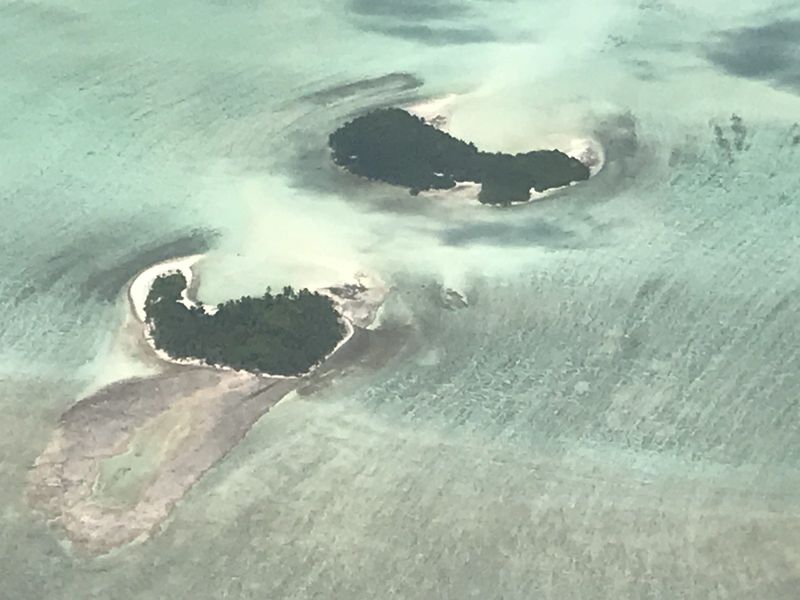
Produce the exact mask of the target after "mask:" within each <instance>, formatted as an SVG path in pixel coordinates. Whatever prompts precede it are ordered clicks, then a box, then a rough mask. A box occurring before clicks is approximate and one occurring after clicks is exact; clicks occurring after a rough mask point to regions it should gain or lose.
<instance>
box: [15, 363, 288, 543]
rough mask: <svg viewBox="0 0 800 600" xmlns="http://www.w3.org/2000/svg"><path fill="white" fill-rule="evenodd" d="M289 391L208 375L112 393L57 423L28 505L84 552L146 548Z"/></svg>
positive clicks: (115, 388)
mask: <svg viewBox="0 0 800 600" xmlns="http://www.w3.org/2000/svg"><path fill="white" fill-rule="evenodd" d="M295 386H296V381H292V380H275V379H264V378H260V377H256V376H254V375H250V374H247V373H234V372H225V371H218V370H215V369H209V368H176V369H174V370H172V372H170V373H167V374H164V375H159V376H156V377H149V378H144V379H133V380H130V381H124V382H119V383H115V384H112V385H110V386H108V387H106V388H104V389H103V390H101V391H100V392H98V393H97V394H95V395H94V396H92V397H90V398H86V399H85V400H82V401H81V402H78V403H77V404H76V405H75V406H73V407H72V408H71V409H70V410H69V411H67V412H66V413H65V414H64V415H63V416H62V418H61V422H60V424H59V426H58V427H57V429H56V430H55V432H54V433H53V436H52V437H51V439H50V443H49V444H48V446H47V448H46V449H45V451H44V452H43V453H42V454H41V455H40V456H39V458H38V459H37V460H36V462H35V463H34V466H33V468H32V469H31V471H30V475H29V488H28V499H29V501H30V503H31V504H32V506H33V507H34V508H35V509H37V510H39V511H41V512H42V513H44V514H45V515H46V516H47V517H48V518H50V519H51V520H52V522H54V523H56V524H58V525H60V526H61V527H62V528H63V529H64V531H65V532H66V534H67V537H68V538H69V540H70V541H71V542H72V543H73V544H74V545H75V546H77V547H78V548H80V549H82V550H85V551H88V552H90V553H98V554H102V553H105V552H108V551H110V550H112V549H114V548H116V547H118V546H121V545H124V544H127V543H130V542H133V541H134V540H137V539H138V540H143V539H146V538H147V537H149V536H150V535H151V534H152V533H153V532H155V531H156V530H157V529H158V526H159V524H160V523H161V522H163V520H164V519H165V518H166V517H167V516H168V514H169V512H170V510H171V509H172V507H173V505H174V504H175V503H176V502H177V501H178V500H180V499H181V498H182V497H183V496H184V494H185V493H186V492H187V491H188V489H189V488H190V487H191V486H192V485H193V484H194V483H195V482H196V481H197V480H198V479H199V478H200V477H201V476H202V475H203V473H205V472H206V471H207V470H208V469H209V468H210V467H211V466H213V465H214V464H215V463H216V462H217V461H219V460H220V459H221V458H223V457H224V456H225V455H226V454H227V453H228V452H229V451H230V450H231V449H233V448H234V447H235V446H236V444H237V443H238V442H239V440H241V439H242V438H243V437H244V435H245V434H246V433H247V432H248V431H249V429H250V428H251V427H252V425H253V424H254V423H255V422H256V421H257V420H258V419H259V418H260V417H261V416H262V415H263V414H264V413H266V412H267V411H268V410H269V409H270V408H271V407H272V406H274V405H275V404H276V403H277V402H278V401H279V400H280V399H281V398H282V397H283V396H285V395H286V394H287V393H288V392H290V391H291V390H292V389H294V387H295Z"/></svg>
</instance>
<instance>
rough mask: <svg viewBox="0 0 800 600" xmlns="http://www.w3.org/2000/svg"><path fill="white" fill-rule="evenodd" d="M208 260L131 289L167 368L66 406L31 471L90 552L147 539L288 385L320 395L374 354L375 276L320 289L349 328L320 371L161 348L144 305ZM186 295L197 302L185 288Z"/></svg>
mask: <svg viewBox="0 0 800 600" xmlns="http://www.w3.org/2000/svg"><path fill="white" fill-rule="evenodd" d="M200 258H202V255H195V256H189V257H184V258H177V259H173V260H170V261H165V262H162V263H159V264H157V265H154V266H152V267H150V268H148V269H146V270H145V271H143V272H142V273H140V274H139V275H138V276H137V277H135V278H134V280H133V282H132V284H131V286H130V288H129V291H128V297H129V300H130V307H131V314H132V315H133V316H134V317H136V318H137V320H136V324H137V325H138V326H139V327H140V328H141V329H140V331H139V332H138V333H134V334H133V335H135V336H136V337H137V339H138V340H141V345H142V346H145V347H146V348H147V349H148V350H149V351H150V353H152V354H154V355H155V356H157V357H159V358H160V359H161V365H162V366H164V368H165V369H166V371H165V372H164V373H163V374H158V375H154V376H151V377H145V378H136V379H130V380H126V381H122V382H116V383H112V384H110V385H108V386H106V387H104V388H102V389H100V390H99V391H98V392H96V393H95V394H93V395H91V396H89V397H87V398H84V399H83V400H80V401H79V402H78V403H77V404H76V405H75V406H73V407H72V408H71V409H69V410H68V411H67V412H66V413H64V415H63V416H62V418H61V422H60V424H59V426H58V427H57V429H56V430H55V432H54V433H53V435H52V437H51V439H50V443H49V444H48V446H47V448H46V449H45V450H44V452H43V453H42V454H41V455H40V456H39V458H38V459H37V460H36V461H35V463H34V465H33V468H32V469H31V471H30V475H29V486H28V499H29V501H30V503H31V505H32V506H33V507H34V508H35V509H37V510H39V511H41V512H43V513H44V514H45V515H47V517H48V518H49V519H50V520H51V521H52V522H54V523H56V524H58V525H60V526H61V527H62V528H63V529H64V531H65V532H66V534H67V537H68V539H69V540H70V541H71V542H72V543H73V544H75V545H76V546H78V547H80V548H81V549H83V550H85V551H88V552H91V553H98V554H102V553H106V552H108V551H110V550H112V549H114V548H117V547H119V546H122V545H124V544H127V543H130V542H133V541H134V540H137V539H138V540H143V539H146V538H147V537H149V536H150V535H151V534H152V533H154V532H155V531H156V530H157V529H158V527H159V525H160V524H161V523H162V522H163V521H164V519H166V517H167V516H168V515H169V513H170V510H171V509H172V507H173V506H174V504H175V503H176V502H177V501H178V500H180V499H181V498H182V497H183V496H184V495H185V494H186V492H187V491H188V490H189V489H190V488H191V487H192V485H194V483H195V482H196V481H197V480H198V479H200V477H201V476H202V475H203V473H205V472H206V471H207V470H208V469H209V468H210V467H212V466H213V465H214V464H215V463H216V462H217V461H219V460H220V459H221V458H223V457H224V456H225V455H226V454H227V453H228V452H229V451H230V450H231V449H232V448H234V447H235V446H236V444H238V442H239V441H240V440H241V439H242V438H243V437H244V436H245V434H246V433H247V432H248V431H249V430H250V428H251V427H252V426H253V424H254V423H255V422H256V421H257V420H258V419H259V418H260V417H261V416H263V415H264V414H265V413H266V412H268V411H269V410H270V408H271V407H273V406H274V405H275V404H277V403H278V402H279V401H280V400H281V399H282V398H283V397H284V396H286V394H288V393H289V392H291V391H292V390H294V389H296V388H298V387H301V388H303V391H304V393H311V391H313V390H314V389H316V388H317V387H318V386H320V385H322V384H323V381H324V380H326V379H327V377H328V376H330V375H331V374H333V373H334V372H335V371H337V370H338V369H342V368H345V367H346V366H347V365H348V364H349V363H352V362H353V361H354V360H357V359H359V358H360V357H361V356H362V355H363V354H365V352H366V349H367V346H368V344H367V339H366V337H368V332H367V331H366V328H367V327H370V326H373V325H374V322H375V321H376V318H377V316H378V311H379V309H380V307H381V306H382V304H383V300H384V298H385V296H386V294H387V293H388V291H389V290H388V288H386V287H385V286H384V285H383V284H382V283H380V282H378V281H377V280H373V279H370V278H368V277H367V276H365V275H359V276H357V277H356V281H357V283H355V284H346V285H342V286H339V287H332V288H327V289H324V290H321V292H322V293H325V294H327V295H329V296H330V297H331V299H332V300H333V301H334V303H335V305H336V308H337V310H338V311H339V312H340V314H341V315H343V321H344V323H345V325H346V328H347V331H346V335H345V336H344V337H343V339H342V340H341V342H340V343H339V344H338V345H337V346H336V348H335V349H334V350H333V351H332V352H331V353H330V354H329V355H328V357H327V358H326V359H325V360H324V361H323V363H322V364H320V365H319V368H315V369H312V371H313V372H314V375H313V376H312V375H311V374H310V373H309V374H307V375H305V376H303V377H299V376H293V377H285V376H281V377H277V376H276V377H272V376H265V375H255V374H252V373H247V372H244V371H235V370H233V369H230V368H218V367H211V366H208V365H200V364H186V363H192V362H194V363H199V361H177V360H174V359H172V358H171V357H169V356H168V355H166V353H164V352H163V351H160V350H158V349H157V348H155V346H154V344H153V343H152V338H151V337H150V335H149V331H148V330H147V327H146V325H145V324H144V322H143V319H144V302H145V300H146V298H147V295H148V293H149V290H150V287H151V286H152V284H153V282H154V281H155V279H156V278H157V277H158V276H159V275H161V274H165V273H171V272H181V273H182V274H183V275H184V277H186V280H187V283H188V284H189V286H191V284H192V280H193V272H192V266H193V265H194V264H195V263H196V262H197V261H198V260H199V259H200ZM184 301H185V302H187V303H193V300H192V299H190V298H189V297H188V296H187V295H184ZM129 325H130V324H129ZM129 325H128V326H126V327H125V331H126V332H129V330H130V327H129ZM353 340H354V341H355V344H354V346H353V347H352V348H351V343H352V342H351V341H353ZM145 342H146V343H145ZM170 363H173V364H170ZM175 363H178V364H175Z"/></svg>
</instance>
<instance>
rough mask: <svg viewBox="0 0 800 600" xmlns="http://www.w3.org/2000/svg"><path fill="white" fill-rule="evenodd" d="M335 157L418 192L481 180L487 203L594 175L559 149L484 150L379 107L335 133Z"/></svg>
mask: <svg viewBox="0 0 800 600" xmlns="http://www.w3.org/2000/svg"><path fill="white" fill-rule="evenodd" d="M329 143H330V146H331V149H332V150H333V160H334V162H335V163H336V164H337V165H340V166H342V167H344V168H346V169H347V170H348V171H350V172H351V173H353V174H355V175H361V176H363V177H368V178H370V179H377V180H380V181H385V182H386V183H391V184H394V185H401V186H404V187H407V188H409V189H410V190H411V193H412V194H415V193H418V192H419V191H420V190H430V189H450V188H452V187H455V185H456V182H457V181H474V182H476V183H480V184H482V185H481V193H480V196H479V199H480V201H481V202H484V203H486V204H510V203H511V202H524V201H527V200H528V199H529V198H530V190H531V189H534V190H536V191H537V192H542V191H544V190H547V189H550V188H554V187H560V186H563V185H567V184H569V183H571V182H573V181H582V180H584V179H588V178H589V168H588V167H587V166H586V165H584V164H583V163H581V162H580V161H579V160H577V159H575V158H572V157H571V156H567V155H566V154H564V153H563V152H560V151H558V150H538V151H534V152H527V153H525V154H514V155H511V154H502V153H494V154H492V153H489V152H481V151H480V150H478V149H477V148H476V147H475V145H474V144H471V143H467V142H463V141H461V140H459V139H457V138H454V137H453V136H451V135H449V134H447V133H445V132H443V131H440V130H438V129H436V128H435V127H433V126H431V125H429V124H428V123H426V122H425V120H424V119H421V118H419V117H415V116H414V115H411V114H409V113H407V112H406V111H404V110H401V109H399V108H388V109H381V110H375V111H373V112H371V113H368V114H366V115H364V116H362V117H358V118H356V119H354V120H353V121H350V122H349V123H347V124H346V125H344V126H343V127H341V128H339V129H337V130H336V131H335V132H333V133H332V134H331V135H330V138H329Z"/></svg>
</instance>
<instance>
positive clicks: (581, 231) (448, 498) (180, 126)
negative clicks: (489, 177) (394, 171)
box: [0, 0, 800, 600]
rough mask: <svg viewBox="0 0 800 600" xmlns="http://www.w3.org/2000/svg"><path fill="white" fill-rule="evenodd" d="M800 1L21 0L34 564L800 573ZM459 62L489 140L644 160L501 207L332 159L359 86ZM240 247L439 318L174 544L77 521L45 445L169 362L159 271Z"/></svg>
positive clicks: (421, 77) (225, 475)
mask: <svg viewBox="0 0 800 600" xmlns="http://www.w3.org/2000/svg"><path fill="white" fill-rule="evenodd" d="M398 5H399V6H403V7H404V8H403V9H400V8H398ZM598 5H599V6H598ZM799 17H800V15H798V14H797V13H796V12H792V9H791V8H788V7H787V5H785V4H784V3H780V2H774V3H772V4H768V3H763V2H760V3H755V2H748V3H737V4H732V3H730V2H724V3H723V2H716V1H714V2H712V1H708V0H704V1H702V2H692V3H690V2H674V3H669V2H623V1H615V2H604V3H597V2H588V1H585V2H578V1H576V2H559V3H556V2H543V1H538V2H513V1H511V2H502V3H500V2H469V3H463V4H462V3H459V2H446V1H440V2H426V3H423V2H420V1H414V2H405V3H399V2H388V1H385V0H381V1H379V2H367V1H366V0H350V1H349V2H347V3H341V2H324V3H323V2H319V1H317V2H293V3H288V2H269V3H268V2H259V1H255V0H253V1H240V2H223V1H217V2H210V1H209V2H194V3H187V2H171V3H156V2H150V3H147V2H138V3H132V2H122V3H119V2H118V3H108V2H105V3H103V2H91V1H90V2H86V1H84V2H81V3H77V2H53V1H50V2H24V1H17V2H2V3H0V77H1V78H2V81H3V93H2V94H0V108H2V114H3V115H4V118H3V119H2V120H1V121H0V154H1V155H2V158H3V160H2V162H0V199H2V206H3V208H4V218H3V219H2V220H0V236H2V240H3V248H4V252H3V254H2V255H0V299H2V302H3V305H4V307H5V310H4V312H3V317H2V321H0V403H2V408H3V410H4V412H3V419H2V420H0V458H2V461H1V462H0V476H2V481H3V486H2V487H0V506H1V507H2V513H0V518H1V519H2V523H1V524H0V525H1V526H0V557H2V559H3V560H2V562H0V583H1V584H2V585H0V597H2V598H9V599H12V600H17V599H25V600H27V599H39V598H47V599H49V598H53V599H55V598H59V599H60V598H69V599H73V598H75V599H78V598H80V599H83V598H108V599H112V598H113V599H115V600H118V599H123V598H137V599H149V598H193V599H195V598H226V597H227V598H259V599H260V598H347V599H349V598H369V599H372V598H388V597H397V598H426V599H427V598H459V599H460V598H481V599H484V598H538V597H551V598H559V599H561V598H681V597H690V598H796V597H797V595H798V594H797V589H799V588H800V541H798V540H800V520H798V517H799V516H800V515H799V514H798V512H799V511H798V508H797V501H798V495H799V494H800V476H799V475H798V465H800V451H798V448H800V445H799V444H798V443H799V442H800V430H798V419H799V418H800V415H798V395H799V392H800V375H799V373H800V369H798V367H799V366H800V365H798V353H797V349H796V348H797V335H796V324H797V320H798V316H799V315H800V301H798V297H797V292H798V290H799V289H800V274H799V273H798V260H797V258H796V255H797V240H798V236H800V203H799V201H798V199H797V189H798V185H799V184H800V175H798V171H797V164H798V158H800V145H795V142H794V136H795V135H797V133H798V131H797V130H796V129H794V128H793V124H794V123H795V121H796V120H798V118H799V116H800V98H798V97H797V95H796V93H797V92H798V90H800V70H795V67H794V66H793V62H794V60H793V58H792V57H793V56H796V53H797V51H798V47H797V45H796V43H795V40H798V39H800V36H798V35H797V33H798V31H800V26H797V25H796V23H797V21H794V20H793V19H797V18H799ZM742 27H751V28H755V29H749V30H741V29H740V30H738V33H736V32H734V33H728V34H718V33H717V32H720V31H734V30H737V28H742ZM759 28H760V29H759ZM787 57H788V58H787ZM388 73H408V74H409V75H406V76H399V75H398V76H395V77H391V78H386V79H383V80H380V82H379V84H378V85H377V86H376V85H373V86H361V87H358V86H355V87H353V86H351V87H348V88H344V89H340V90H339V91H338V92H337V91H336V89H337V87H338V86H341V85H343V84H347V83H353V82H358V81H361V80H364V79H371V78H376V77H379V76H383V75H386V74H388ZM420 81H421V82H424V83H422V85H421V87H418V88H415V87H414V86H415V84H416V83H419V82H420ZM450 92H456V93H460V94H462V96H461V97H460V99H459V100H458V101H457V103H456V106H455V108H454V110H455V113H454V117H453V120H452V127H453V130H454V131H455V133H457V134H458V135H460V136H464V137H466V138H469V139H471V140H473V141H475V142H476V143H477V144H478V145H479V146H485V147H489V148H504V149H512V150H517V149H527V148H529V147H531V146H535V145H536V140H548V139H556V137H555V136H558V135H559V134H565V135H588V134H594V135H596V136H597V137H598V138H600V139H601V140H602V141H604V142H605V143H606V145H607V147H608V150H609V154H610V162H609V164H608V167H607V169H606V170H605V171H604V172H603V173H602V174H601V175H600V176H598V177H597V179H596V180H594V181H592V182H591V183H590V184H588V185H586V186H583V187H581V188H576V189H575V190H574V191H573V193H571V194H570V196H569V197H564V198H562V199H560V200H557V201H552V202H549V203H543V204H540V205H535V206H529V207H521V208H516V209H514V210H487V209H483V208H481V207H475V206H463V207H461V206H457V205H454V204H453V203H438V204H437V203H433V202H430V201H426V200H424V199H412V198H410V197H408V196H407V195H406V194H404V193H402V192H398V191H395V190H392V189H389V188H386V187H380V186H365V185H363V184H361V183H360V182H353V181H351V180H349V179H348V178H347V177H344V176H342V175H340V174H338V173H337V172H336V171H335V170H334V169H332V168H331V167H330V166H329V164H328V163H327V161H326V152H325V150H324V143H325V135H326V134H327V132H328V131H329V130H330V129H331V128H332V127H334V126H335V125H336V124H337V123H339V122H340V121H341V120H342V119H343V118H345V117H346V116H347V115H349V114H351V113H353V112H354V111H357V110H359V109H361V108H363V107H365V106H371V105H373V104H379V103H383V102H395V103H402V102H407V101H410V100H412V99H414V98H416V97H427V96H437V95H440V94H445V93H450ZM732 113H736V114H737V115H740V116H741V118H742V119H743V125H744V128H745V132H744V133H743V134H737V132H736V131H734V130H733V129H732V128H731V121H730V117H731V114H732ZM715 126H719V127H720V128H721V131H722V135H723V136H724V139H725V140H726V141H727V143H728V145H729V149H726V148H725V144H724V143H723V144H719V143H718V142H717V141H716V139H715V138H716V134H715V131H714V127H715ZM737 141H738V142H740V143H739V144H738V145H739V146H740V147H738V148H737ZM204 248H209V249H210V253H209V257H208V259H207V260H206V262H205V263H204V265H203V270H202V272H201V278H202V284H201V293H202V294H203V295H204V297H206V298H208V299H209V301H216V300H218V299H222V298H226V297H229V296H234V295H239V294H241V293H244V292H252V291H257V290H259V289H261V288H262V287H264V286H266V285H267V284H272V285H281V284H283V283H284V282H290V283H296V284H309V285H311V284H318V283H322V282H332V281H335V280H336V279H338V278H340V277H342V276H346V275H349V274H350V273H351V272H352V271H354V270H357V269H365V270H371V271H373V272H377V273H379V274H381V275H382V276H383V277H385V278H386V279H387V280H390V281H392V282H394V283H396V284H397V286H398V292H397V298H396V299H395V304H394V308H393V311H394V312H395V313H397V314H401V313H402V314H404V315H410V316H411V318H412V319H413V321H414V322H415V323H416V324H418V325H419V333H418V334H417V335H416V337H415V340H414V343H413V344H412V347H411V348H410V349H409V351H408V352H406V353H404V354H403V355H401V356H398V357H397V358H395V359H394V360H393V361H391V362H390V364H388V365H387V366H386V367H384V368H383V369H381V370H379V371H378V372H376V373H373V374H369V375H364V376H362V377H359V378H357V379H352V380H350V381H349V382H346V383H344V384H343V385H340V386H338V387H335V388H333V389H332V390H330V391H328V392H324V393H322V394H319V395H316V396H314V397H313V398H312V399H311V400H294V401H292V402H286V403H283V404H281V405H280V406H279V407H278V409H276V410H275V411H273V412H272V413H270V414H269V416H268V417H267V418H265V419H263V420H262V421H261V422H260V423H259V424H258V425H257V426H256V428H255V429H254V430H253V431H252V432H251V434H250V435H248V437H247V438H246V439H245V441H244V442H243V443H242V445H241V446H240V447H238V448H237V449H236V451H235V452H234V453H233V454H232V455H231V456H230V457H229V458H228V459H227V460H226V461H224V462H223V463H222V464H220V465H218V466H217V468H215V469H214V470H213V471H212V472H211V473H210V474H209V475H208V476H207V477H205V478H204V479H203V480H202V481H201V483H200V484H199V485H198V486H197V487H196V488H195V489H194V490H193V491H192V492H191V494H190V495H189V496H188V497H187V499H186V500H185V501H184V502H183V503H182V504H181V505H180V506H179V507H178V509H177V510H176V511H175V513H174V516H173V519H172V521H171V523H170V524H169V527H168V528H167V529H166V531H165V532H164V533H163V534H162V535H160V536H158V537H157V538H155V539H154V540H153V541H151V542H150V543H147V544H145V545H142V546H138V547H134V548H130V549H126V550H124V551H122V552H120V553H118V554H115V555H113V556H110V557H107V558H104V559H101V560H97V561H90V560H85V559H78V558H75V557H73V556H72V555H71V554H70V553H68V552H66V551H65V550H63V549H62V548H61V547H60V546H59V545H58V543H57V541H56V538H55V537H54V535H53V534H52V533H51V532H49V531H48V530H47V529H46V527H45V526H44V525H42V524H41V523H39V522H38V521H37V520H36V519H35V518H33V517H32V516H31V515H30V514H29V513H28V511H27V509H26V508H25V506H24V505H23V503H22V501H21V490H22V486H23V481H24V477H25V472H26V468H27V466H28V465H29V464H30V463H31V462H32V461H33V459H34V458H35V457H36V455H38V453H39V452H40V451H41V449H42V448H43V446H44V444H45V443H46V439H47V437H48V436H49V433H50V431H51V430H52V428H53V427H54V426H55V424H56V421H57V418H58V416H59V414H60V413H61V412H62V411H63V410H64V409H65V408H66V407H68V406H69V405H70V404H71V403H72V402H73V401H74V400H75V398H76V397H77V396H78V395H79V394H80V393H81V391H82V390H85V389H89V388H93V387H95V386H96V384H97V382H98V381H100V380H102V381H107V380H108V379H111V378H115V377H122V376H125V375H126V374H132V373H136V372H141V371H142V370H143V368H144V367H143V366H142V365H138V364H136V363H135V362H133V361H132V359H130V358H126V357H125V356H124V355H121V354H120V351H119V349H118V348H116V346H115V344H114V335H115V332H116V331H117V329H118V327H119V326H120V324H121V323H122V321H123V317H124V310H125V309H124V301H123V296H122V294H123V293H124V292H123V290H124V284H125V281H126V280H127V278H128V277H130V276H131V275H133V274H134V273H135V272H136V271H137V270H138V269H139V268H141V267H143V266H145V265H147V264H150V263H152V262H155V261H156V260H158V259H160V258H165V257H168V256H173V255H178V254H188V253H194V252H196V251H198V250H202V249H204ZM434 281H444V282H445V283H446V284H447V285H453V286H457V287H459V288H460V289H463V290H466V292H467V295H468V296H469V298H470V300H471V307H470V308H469V309H466V310H463V311H456V312H450V311H443V310H441V309H440V308H438V305H437V303H435V302H434V301H433V300H432V299H431V294H430V292H429V288H427V287H426V288H422V287H421V285H423V284H429V283H431V282H434Z"/></svg>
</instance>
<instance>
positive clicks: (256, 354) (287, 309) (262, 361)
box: [145, 273, 345, 375]
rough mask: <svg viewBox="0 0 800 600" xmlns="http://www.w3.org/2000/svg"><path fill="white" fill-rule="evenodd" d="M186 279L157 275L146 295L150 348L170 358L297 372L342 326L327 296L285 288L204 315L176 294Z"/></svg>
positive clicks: (326, 348)
mask: <svg viewBox="0 0 800 600" xmlns="http://www.w3.org/2000/svg"><path fill="white" fill-rule="evenodd" d="M186 286H187V283H186V278H185V277H184V276H183V275H182V274H181V273H173V274H167V275H161V276H160V277H158V278H157V279H156V280H155V281H154V282H153V286H152V288H151V289H150V293H149V294H148V296H147V301H146V305H145V312H146V314H147V325H148V327H149V328H150V333H151V335H152V338H153V342H154V343H155V345H156V347H157V348H159V349H160V350H163V351H164V352H166V353H167V354H168V355H169V356H170V357H172V358H178V359H197V360H200V361H202V362H205V363H207V364H210V365H221V366H228V367H232V368H234V369H242V370H246V371H251V372H255V373H265V374H272V375H299V374H303V373H306V372H308V370H309V369H311V368H312V367H313V366H315V365H317V364H319V363H320V362H321V361H322V360H323V359H324V358H325V357H326V356H327V355H328V354H330V353H331V352H332V351H333V350H334V349H335V348H336V346H337V344H338V343H339V342H340V341H341V340H342V339H343V337H344V335H345V326H344V325H343V323H342V320H341V318H340V316H339V314H338V312H337V311H336V309H335V308H334V305H333V302H332V301H331V299H330V298H328V297H327V296H325V295H323V294H320V293H318V292H311V291H309V290H308V289H302V290H300V291H299V292H298V291H295V290H293V289H292V288H291V287H285V288H284V289H283V291H282V292H281V293H278V294H273V293H272V292H271V291H270V290H269V289H268V290H267V291H266V293H265V294H264V295H263V296H261V297H260V298H252V297H250V296H244V297H242V298H239V299H238V300H229V301H227V302H225V303H223V304H219V305H218V306H217V310H216V312H214V313H213V314H210V313H209V312H208V311H206V309H205V308H203V307H202V306H198V305H190V306H187V305H186V303H185V302H184V301H183V299H182V295H183V291H184V290H185V289H186Z"/></svg>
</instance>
